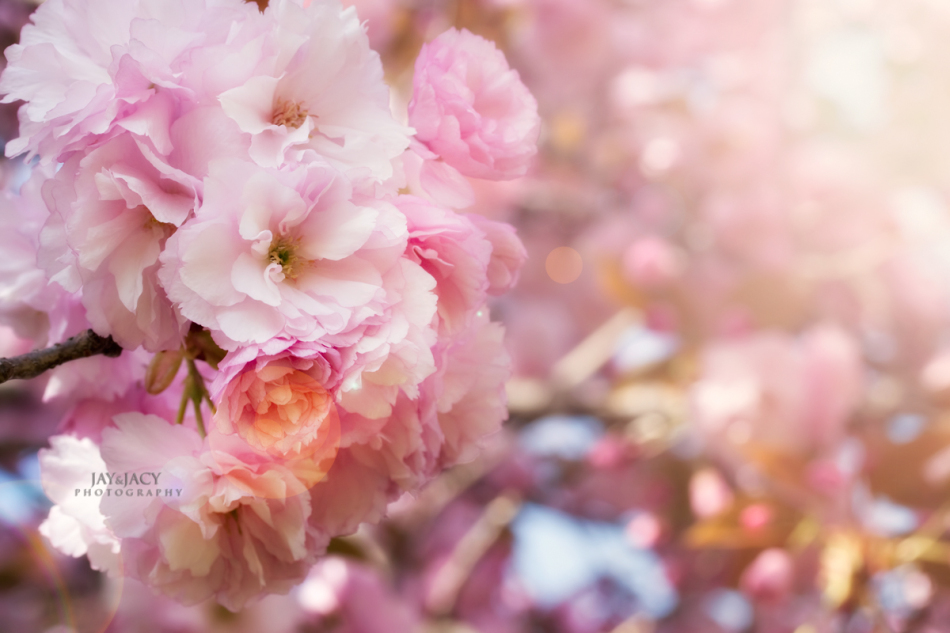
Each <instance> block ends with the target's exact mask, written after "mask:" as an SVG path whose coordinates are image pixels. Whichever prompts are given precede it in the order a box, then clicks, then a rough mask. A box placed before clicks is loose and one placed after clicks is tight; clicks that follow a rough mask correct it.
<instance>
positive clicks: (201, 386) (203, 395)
mask: <svg viewBox="0 0 950 633" xmlns="http://www.w3.org/2000/svg"><path fill="white" fill-rule="evenodd" d="M187 362H188V379H189V381H188V382H189V388H188V389H187V390H186V391H185V393H186V394H188V395H190V396H191V401H192V402H193V403H194V405H195V422H197V424H198V432H199V433H200V434H201V437H205V436H207V432H206V431H205V421H204V417H203V416H202V415H201V404H202V403H203V402H204V401H205V400H207V401H208V403H209V404H210V403H211V396H210V395H208V390H207V389H205V381H204V378H203V377H202V376H201V373H200V372H199V371H198V366H197V365H195V359H194V358H191V357H190V356H189V357H188V359H187ZM211 410H212V411H214V405H211Z"/></svg>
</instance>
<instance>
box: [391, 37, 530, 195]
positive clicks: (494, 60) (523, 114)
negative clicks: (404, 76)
mask: <svg viewBox="0 0 950 633" xmlns="http://www.w3.org/2000/svg"><path fill="white" fill-rule="evenodd" d="M537 110H538V105H537V102H536V101H535V100H534V97H532V96H531V93H530V92H528V89H527V88H525V86H524V84H523V83H521V79H520V77H519V76H518V72H517V71H514V70H511V69H510V68H509V67H508V62H507V61H506V60H505V56H504V54H503V53H502V52H501V51H499V50H498V49H497V48H495V45H494V44H493V43H491V42H489V41H488V40H485V39H484V38H481V37H479V36H477V35H474V34H472V33H471V32H469V31H467V30H465V29H462V30H461V31H457V30H455V29H450V30H448V31H446V32H445V33H443V34H442V35H440V36H439V37H437V38H436V39H434V40H433V41H431V42H429V43H428V44H426V45H425V46H423V48H422V51H421V52H420V53H419V57H418V58H417V59H416V74H415V78H414V79H413V97H412V101H411V102H410V103H409V124H410V125H412V126H413V127H414V128H415V129H416V138H417V139H418V140H419V141H421V142H422V143H423V144H425V145H426V146H427V147H428V148H429V149H430V150H432V151H433V152H435V153H436V154H438V155H439V156H441V157H442V159H443V160H445V162H446V163H448V164H449V165H451V166H452V167H455V168H456V169H458V170H459V171H460V172H462V173H463V174H465V175H466V176H473V177H475V178H486V179H489V180H508V179H512V178H517V177H519V176H523V175H524V174H525V173H526V172H527V170H528V166H529V163H530V160H531V158H532V157H533V156H534V155H535V153H536V152H537V145H536V144H537V139H538V132H539V130H540V125H541V122H540V118H539V117H538V112H537Z"/></svg>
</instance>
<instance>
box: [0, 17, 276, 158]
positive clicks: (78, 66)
mask: <svg viewBox="0 0 950 633" xmlns="http://www.w3.org/2000/svg"><path fill="white" fill-rule="evenodd" d="M259 22H260V17H259V16H258V15H257V11H256V8H254V7H253V6H251V7H249V6H247V5H246V4H245V3H244V2H242V1H241V0H207V1H206V0H198V1H197V2H189V3H187V4H176V3H170V2H155V1H149V0H136V1H133V2H128V1H126V0H106V1H105V2H100V1H96V2H88V1H80V2H70V1H68V0H66V1H64V0H54V1H52V2H49V3H46V4H44V5H43V6H41V7H40V8H39V9H38V10H37V11H36V12H35V13H34V15H33V24H32V25H27V26H26V27H24V29H23V33H22V36H21V38H20V43H19V44H17V45H15V46H12V47H10V48H9V49H8V50H7V59H8V65H7V69H6V71H5V72H4V74H3V77H2V79H0V92H3V93H6V95H7V96H6V97H5V101H6V102H11V101H15V100H23V101H26V105H24V106H23V107H22V108H21V109H20V138H19V139H16V140H15V141H13V142H11V143H10V144H9V145H8V146H7V154H8V155H9V156H13V155H15V154H19V153H21V152H23V151H27V150H28V151H29V152H30V154H31V155H33V154H36V153H39V154H40V155H41V158H42V160H43V161H44V162H50V161H57V160H60V161H61V160H64V159H65V158H66V157H67V156H68V155H69V154H71V153H74V152H82V151H85V150H86V149H87V148H88V147H89V146H90V145H91V144H93V143H96V142H97V141H98V140H99V139H102V138H108V137H109V136H111V135H113V134H116V133H119V132H121V131H124V130H131V131H133V132H135V133H140V134H143V135H147V136H149V137H150V138H151V139H152V140H153V142H155V144H156V146H157V147H159V149H160V150H162V151H163V152H167V151H169V150H170V149H171V147H170V144H171V143H170V138H169V124H170V123H171V118H172V117H173V116H174V115H175V111H176V109H177V108H178V107H179V102H180V101H182V100H191V99H194V98H195V97H196V96H197V95H196V94H195V90H194V88H193V87H186V86H182V85H181V83H180V82H181V80H182V77H183V74H182V70H183V68H182V67H183V65H184V64H187V62H188V61H189V60H190V59H191V57H192V55H196V56H197V57H198V60H199V61H203V60H204V57H203V56H202V55H201V49H203V48H206V49H209V50H214V47H215V46H216V45H221V44H224V43H225V42H227V44H228V45H229V46H230V47H231V49H232V52H233V51H236V50H241V48H242V47H243V46H244V45H245V44H246V43H247V41H248V40H250V39H252V36H251V35H244V34H243V33H242V32H241V29H240V25H243V24H246V23H251V24H258V23H259ZM90 25H96V27H95V28H90ZM259 33H260V31H259V30H258V31H257V34H259ZM242 61H243V62H245V63H246V60H243V59H242ZM232 63H233V62H232ZM200 70H201V71H202V73H203V71H205V70H207V69H206V68H201V69H200ZM245 72H246V71H245ZM229 75H233V71H232V72H231V73H223V72H218V73H217V77H218V80H220V78H221V77H225V76H229ZM184 78H185V80H187V79H188V78H189V76H188V74H187V73H186V74H185V75H184Z"/></svg>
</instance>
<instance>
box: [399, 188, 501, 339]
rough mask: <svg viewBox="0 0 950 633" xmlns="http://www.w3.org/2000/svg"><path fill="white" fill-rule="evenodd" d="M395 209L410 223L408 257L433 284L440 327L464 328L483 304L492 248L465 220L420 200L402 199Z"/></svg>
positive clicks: (482, 235)
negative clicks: (433, 279) (434, 280)
mask: <svg viewBox="0 0 950 633" xmlns="http://www.w3.org/2000/svg"><path fill="white" fill-rule="evenodd" d="M396 206H397V207H398V208H399V210H400V211H402V212H403V213H404V214H405V215H406V219H407V221H408V226H409V250H408V256H409V257H410V258H412V259H413V260H414V261H416V262H418V263H420V264H421V265H422V267H423V269H425V270H426V272H428V273H429V274H430V275H432V276H433V277H434V278H435V279H436V289H435V291H436V294H437V295H438V296H439V303H438V311H439V319H440V322H441V327H442V328H444V329H445V331H447V332H454V331H457V330H458V329H460V328H463V327H465V326H466V325H467V323H468V321H469V320H470V319H471V318H472V315H473V314H474V312H475V310H476V309H477V308H478V307H480V306H481V305H482V304H483V303H484V302H485V297H486V295H487V292H488V281H489V279H488V266H489V263H490V261H491V255H492V243H491V242H489V241H488V240H486V239H485V237H484V234H483V233H482V231H480V230H479V229H478V228H476V224H475V223H473V221H472V220H471V219H469V218H468V217H465V216H461V215H458V214H455V213H453V212H452V211H449V210H446V209H441V208H439V207H436V206H434V205H432V204H429V203H427V202H425V201H424V200H422V199H419V198H415V197H413V196H400V197H399V198H397V200H396ZM473 217H474V216H473Z"/></svg>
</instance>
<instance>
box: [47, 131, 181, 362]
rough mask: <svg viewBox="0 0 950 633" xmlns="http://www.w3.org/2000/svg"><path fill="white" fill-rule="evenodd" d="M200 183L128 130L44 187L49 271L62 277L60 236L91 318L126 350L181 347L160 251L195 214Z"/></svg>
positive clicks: (64, 169)
mask: <svg viewBox="0 0 950 633" xmlns="http://www.w3.org/2000/svg"><path fill="white" fill-rule="evenodd" d="M198 187H199V184H198V182H197V181H196V179H194V178H192V177H190V176H188V175H187V174H184V173H182V172H180V171H178V170H175V169H173V168H171V167H169V166H168V165H167V164H165V163H164V162H162V161H160V160H159V159H158V158H157V157H156V156H155V154H154V152H152V151H151V150H150V149H149V147H148V146H147V145H145V144H144V143H143V142H142V141H139V140H136V139H135V138H133V137H132V136H131V135H128V134H123V135H121V136H118V137H116V138H114V139H112V140H111V141H109V142H107V143H105V144H104V145H101V146H100V147H99V148H97V149H96V150H93V151H92V152H90V153H89V154H87V155H85V156H78V155H77V156H76V157H75V158H73V159H71V160H70V161H68V162H67V163H66V164H65V165H63V167H62V168H61V169H60V170H59V172H58V173H57V174H56V176H54V177H53V179H52V180H50V181H49V182H48V183H47V184H46V185H44V194H45V197H46V200H47V203H48V205H49V207H50V209H51V211H52V214H51V217H50V219H49V221H48V222H47V226H46V227H45V228H44V233H45V234H46V236H47V240H46V241H47V243H46V244H45V245H44V247H43V249H41V253H40V256H41V257H42V258H44V260H45V261H46V262H47V265H48V268H47V271H48V272H49V273H50V276H53V274H59V275H60V276H63V275H64V272H63V271H62V267H61V262H62V260H63V257H64V253H63V252H61V251H60V247H61V245H60V243H58V241H57V240H54V239H52V237H50V236H51V235H52V234H58V233H61V234H62V235H63V237H64V238H65V241H66V243H67V245H68V247H69V250H70V251H71V252H72V254H71V255H68V254H67V255H66V256H67V257H69V262H70V267H71V268H72V271H70V273H69V275H68V276H69V277H70V278H74V279H78V280H80V282H81V284H82V285H81V288H82V297H83V304H84V305H85V307H86V314H87V317H88V319H89V321H90V322H91V323H92V325H93V327H94V328H95V329H96V331H97V332H99V333H100V334H103V335H109V334H111V335H112V336H113V338H114V339H115V340H116V341H117V342H118V343H119V344H120V345H122V346H123V347H125V348H128V349H134V348H136V347H138V346H140V345H144V346H145V347H146V348H147V349H149V350H152V351H154V350H160V349H167V348H175V347H178V345H179V344H180V341H181V336H182V333H183V329H184V322H183V320H182V319H181V318H180V316H179V315H178V314H177V313H176V312H175V311H174V310H173V308H172V305H171V303H169V301H168V298H167V297H166V295H165V290H164V289H163V288H162V287H161V285H160V284H159V282H158V278H157V273H158V256H159V253H160V252H161V250H162V248H163V247H164V246H165V241H166V239H167V238H168V237H169V236H170V235H171V234H172V233H173V232H174V231H175V229H176V227H178V226H180V225H181V224H182V223H183V222H184V221H185V219H186V218H188V217H189V216H190V214H191V212H192V209H193V208H194V206H195V204H196V200H197V191H198ZM71 289H72V290H79V288H78V287H77V288H71Z"/></svg>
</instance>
